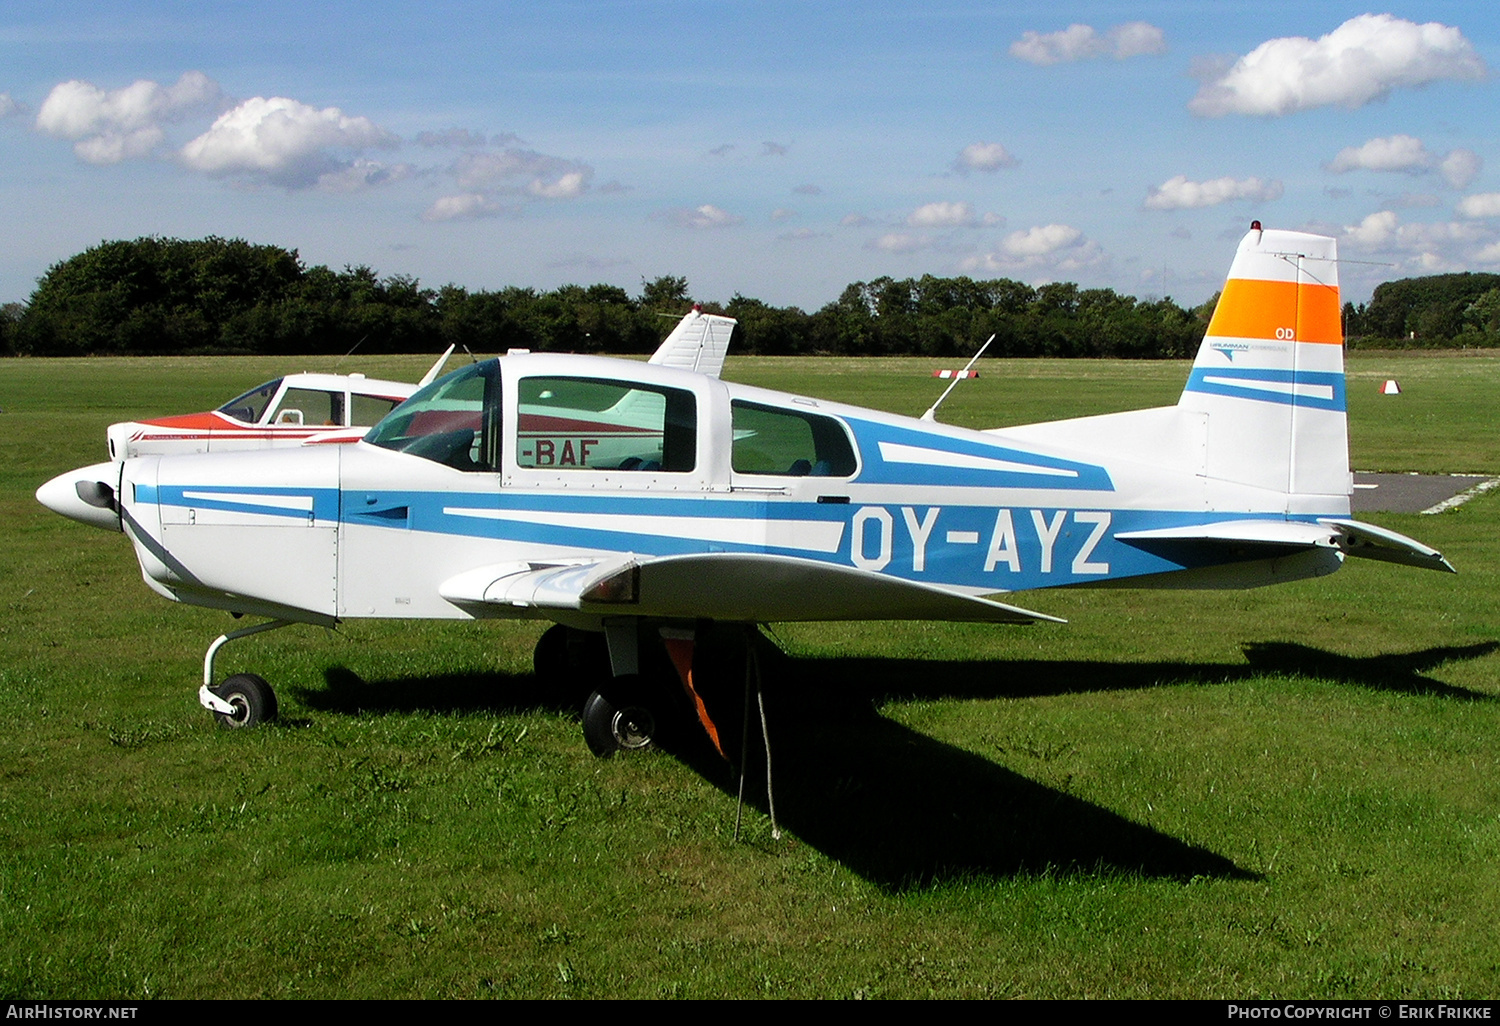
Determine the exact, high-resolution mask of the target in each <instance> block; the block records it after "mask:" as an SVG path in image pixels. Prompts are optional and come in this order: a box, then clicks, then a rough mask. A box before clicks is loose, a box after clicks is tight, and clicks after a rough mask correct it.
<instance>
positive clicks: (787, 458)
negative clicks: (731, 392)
mask: <svg viewBox="0 0 1500 1026" xmlns="http://www.w3.org/2000/svg"><path fill="white" fill-rule="evenodd" d="M730 408H731V410H732V411H733V428H734V444H733V448H732V449H731V456H730V465H731V466H732V467H733V468H734V472H735V473H736V474H775V475H780V476H783V477H849V476H851V475H852V474H853V473H854V471H855V469H856V467H857V463H856V461H855V458H854V447H853V446H851V445H850V444H849V435H848V433H847V432H845V431H844V427H843V425H842V424H840V423H839V422H838V421H836V420H834V419H833V418H832V417H823V416H820V415H818V414H816V413H802V412H800V411H797V410H785V409H781V408H779V407H775V406H762V405H760V404H759V403H750V402H744V401H742V400H739V399H736V400H735V401H734V402H733V403H731V404H730Z"/></svg>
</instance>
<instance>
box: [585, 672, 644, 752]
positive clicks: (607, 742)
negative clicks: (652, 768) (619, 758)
mask: <svg viewBox="0 0 1500 1026" xmlns="http://www.w3.org/2000/svg"><path fill="white" fill-rule="evenodd" d="M658 730H659V728H658V724H657V717H656V714H655V713H654V712H652V710H651V709H650V708H649V707H648V706H646V705H644V704H642V703H641V702H640V701H639V700H637V699H635V698H633V697H631V698H622V697H620V692H618V691H616V690H615V689H610V691H609V692H608V693H606V692H602V691H595V692H594V693H593V694H591V695H589V698H588V701H587V702H585V703H584V704H583V738H584V740H585V741H587V742H588V746H589V750H590V751H591V752H593V753H594V754H595V755H597V756H599V757H600V758H601V759H607V758H609V757H610V756H611V755H613V754H615V753H616V752H640V751H645V750H647V749H649V748H655V747H656V745H657V742H658V740H659V738H660V735H659V733H658Z"/></svg>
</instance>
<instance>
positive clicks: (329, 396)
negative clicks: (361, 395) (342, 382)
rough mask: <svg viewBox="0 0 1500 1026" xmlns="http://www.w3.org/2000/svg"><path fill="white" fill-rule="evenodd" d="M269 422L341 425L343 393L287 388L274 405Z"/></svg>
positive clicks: (319, 389)
mask: <svg viewBox="0 0 1500 1026" xmlns="http://www.w3.org/2000/svg"><path fill="white" fill-rule="evenodd" d="M271 423H272V424H283V425H285V424H296V425H303V426H307V427H311V426H313V425H321V426H323V427H342V426H343V424H344V393H342V392H328V391H324V390H323V389H321V388H289V389H287V390H286V394H285V395H284V396H282V397H281V402H280V403H278V404H277V405H276V412H275V414H274V415H273V416H272V417H271Z"/></svg>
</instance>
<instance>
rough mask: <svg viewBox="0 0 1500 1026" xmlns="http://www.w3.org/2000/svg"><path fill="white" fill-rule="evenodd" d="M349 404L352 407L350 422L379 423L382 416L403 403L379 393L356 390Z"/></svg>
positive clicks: (355, 423)
mask: <svg viewBox="0 0 1500 1026" xmlns="http://www.w3.org/2000/svg"><path fill="white" fill-rule="evenodd" d="M349 405H350V407H351V412H350V414H349V423H350V424H353V425H359V424H378V423H380V418H382V417H384V416H385V415H386V414H387V413H390V412H391V411H392V410H394V409H395V408H396V407H398V406H400V405H401V400H400V399H385V398H382V397H381V396H378V395H360V394H359V393H358V392H356V393H354V394H353V395H351V396H350V397H349Z"/></svg>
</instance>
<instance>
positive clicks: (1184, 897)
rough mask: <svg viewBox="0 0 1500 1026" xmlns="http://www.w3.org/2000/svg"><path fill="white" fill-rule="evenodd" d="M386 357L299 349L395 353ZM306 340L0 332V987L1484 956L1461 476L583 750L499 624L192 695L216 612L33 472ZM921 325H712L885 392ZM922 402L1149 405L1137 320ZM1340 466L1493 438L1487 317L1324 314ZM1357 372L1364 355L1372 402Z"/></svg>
mask: <svg viewBox="0 0 1500 1026" xmlns="http://www.w3.org/2000/svg"><path fill="white" fill-rule="evenodd" d="M429 362H430V361H429V360H428V359H427V358H425V357H409V358H408V357H392V358H387V359H369V360H358V359H355V360H353V361H350V362H349V363H346V365H345V366H344V367H343V368H342V369H344V370H351V369H357V370H362V371H364V372H366V373H368V374H370V375H372V376H376V375H380V376H402V377H406V378H408V379H414V378H415V377H416V376H418V375H420V374H421V373H422V371H423V370H425V369H426V365H427V364H428V363H429ZM332 363H333V361H332V360H321V359H307V360H292V361H286V360H269V359H250V358H243V359H177V360H167V359H162V360H93V361H45V362H44V361H35V360H8V361H0V408H3V410H4V412H3V413H0V512H3V514H4V519H5V523H6V524H7V525H8V535H7V541H6V545H5V548H4V552H5V558H4V560H3V561H0V598H3V602H4V608H5V615H4V617H3V619H0V992H3V994H4V996H6V997H13V998H43V997H58V998H62V997H72V998H79V997H120V998H146V997H154V998H171V997H183V998H187V997H221V996H222V997H305V998H329V997H367V998H369V997H459V998H471V997H683V998H704V997H831V998H849V997H871V998H882V997H926V996H939V997H1238V998H1252V997H1263V998H1270V997H1284V998H1293V997H1377V996H1379V997H1398V996H1405V997H1466V998H1483V997H1495V996H1496V995H1497V993H1500V939H1497V936H1496V931H1495V929H1494V924H1495V922H1497V921H1500V601H1497V600H1500V589H1497V574H1500V498H1497V497H1496V496H1495V495H1494V493H1491V495H1490V496H1488V497H1484V498H1480V499H1478V500H1475V501H1474V502H1472V503H1469V504H1468V505H1465V506H1462V507H1460V508H1459V509H1457V510H1455V511H1452V512H1449V513H1445V514H1442V515H1438V516H1426V517H1420V516H1395V515H1380V516H1373V517H1370V518H1369V519H1371V520H1374V521H1375V522H1378V523H1381V524H1384V525H1386V526H1389V527H1392V528H1394V529H1396V530H1399V531H1402V532H1404V533H1407V534H1410V535H1412V536H1414V537H1417V538H1419V539H1421V540H1423V541H1426V542H1428V543H1429V544H1431V545H1434V546H1436V547H1438V548H1440V549H1442V550H1443V551H1444V553H1445V554H1447V555H1448V556H1449V558H1450V559H1451V560H1452V562H1453V563H1454V564H1455V565H1456V566H1457V567H1458V568H1459V571H1460V573H1459V575H1458V576H1450V575H1439V574H1432V573H1424V572H1421V571H1417V570H1410V569H1405V568H1400V567H1393V566H1388V565H1384V564H1374V563H1371V562H1369V561H1352V562H1351V565H1350V566H1348V567H1346V568H1345V569H1344V570H1342V571H1340V572H1339V573H1338V574H1336V575H1334V576H1332V577H1329V578H1324V579H1322V580H1317V581H1308V582H1301V583H1297V584H1293V585H1289V586H1285V587H1280V588H1272V589H1263V590H1258V591H1250V592H1223V593H1217V592H1215V593H1192V592H1182V593H1177V592H1136V591H1097V592H1091V591H1053V592H1038V593H1033V594H1027V595H1024V596H1020V597H1019V602H1020V604H1022V605H1025V606H1028V607H1030V608H1035V609H1039V610H1042V611H1045V612H1050V613H1054V614H1056V615H1059V616H1063V617H1066V618H1068V620H1069V621H1070V623H1069V624H1068V625H1066V626H1055V625H1053V626H1038V627H1031V628H1004V627H991V626H977V625H941V624H925V623H909V624H876V625H852V626H851V625H835V626H830V625H795V626H783V625H776V626H774V627H773V632H774V636H775V637H776V639H777V640H778V641H779V643H780V646H781V649H782V651H783V652H784V653H785V655H784V656H783V657H776V658H773V659H771V661H770V663H769V664H768V678H769V683H768V686H769V688H770V697H769V701H770V702H771V706H772V735H773V741H774V742H775V745H776V758H777V764H776V769H777V789H776V797H777V811H778V814H779V816H780V818H781V820H782V823H783V826H784V827H785V828H786V833H785V834H784V835H783V836H782V837H781V839H779V840H777V839H773V837H772V836H771V831H770V825H769V821H768V819H767V817H766V815H765V803H764V799H763V794H761V793H757V794H756V796H755V799H754V802H753V804H752V807H751V808H750V809H748V810H747V818H746V825H745V830H744V835H743V837H742V839H741V841H739V842H738V843H736V842H735V841H734V840H733V839H732V833H733V827H734V815H735V799H734V791H733V783H732V781H731V780H730V779H729V778H728V776H727V773H726V771H725V770H724V769H723V768H721V767H720V766H719V765H717V764H715V763H714V762H713V761H712V760H709V759H705V758H702V757H701V756H699V755H698V754H696V750H694V749H690V750H688V751H687V752H685V753H683V754H680V755H671V754H666V753H647V754H645V755H643V756H640V757H632V758H617V759H613V760H609V761H600V760H596V759H594V758H593V757H592V756H590V755H589V753H588V751H587V749H586V748H585V746H584V744H583V741H582V739H581V737H580V734H579V729H578V724H577V721H576V717H575V715H574V713H573V711H572V710H571V709H569V708H568V707H567V704H566V702H565V701H564V700H563V699H562V697H561V696H558V695H555V694H549V693H546V692H543V691H541V690H540V689H539V688H538V686H537V684H536V682H535V680H534V679H533V677H532V675H531V671H530V658H531V647H532V645H533V644H534V642H535V640H536V638H537V636H538V635H539V634H540V632H541V625H538V624H524V623H523V624H503V623H500V624H497V623H485V624H463V623H442V624H398V623H365V622H361V623H356V624H352V625H350V626H348V627H346V628H343V629H341V630H339V631H338V632H336V633H334V632H326V631H323V630H319V629H315V628H311V627H296V628H292V629H290V630H286V631H281V632H277V633H273V634H270V635H265V636H261V637H257V638H254V639H249V640H246V641H242V642H239V643H237V644H236V645H234V646H231V647H230V648H229V649H228V650H226V652H225V654H224V655H223V656H222V657H221V658H220V660H219V667H220V672H221V675H222V674H224V673H229V672H234V671H237V670H254V671H256V672H259V673H262V674H263V675H264V676H266V677H267V678H268V679H270V680H271V681H272V682H273V683H275V684H276V685H277V688H278V694H279V696H280V699H281V705H282V717H283V719H282V721H281V722H280V723H278V724H276V725H274V726H271V727H268V728H266V729H263V730H258V731H253V732H229V731H225V730H221V729H218V728H216V727H215V725H214V723H213V721H212V720H211V719H210V718H209V716H208V715H207V714H206V713H204V712H203V710H201V709H200V708H199V707H198V705H197V702H196V699H195V696H194V692H195V691H196V689H197V686H198V681H199V678H200V674H201V666H202V658H203V650H204V648H205V647H206V645H207V643H208V642H209V641H210V640H211V639H212V638H213V637H214V636H215V635H217V634H219V633H220V632H222V631H224V630H226V629H228V627H229V625H230V624H231V622H232V621H230V620H229V619H228V618H227V617H226V616H224V615H223V614H217V613H213V612H209V611H206V610H198V609H192V608H186V607H179V606H175V605H173V604H170V603H167V602H165V601H163V600H161V599H159V598H157V597H155V596H154V595H152V594H150V593H149V592H148V591H147V589H146V587H145V585H144V584H143V583H142V582H141V580H140V574H139V570H138V568H137V567H136V565H135V561H134V557H133V556H132V554H131V552H130V547H129V545H128V544H127V543H126V542H125V541H124V539H122V538H120V537H119V536H117V535H112V534H108V533H106V532H102V531H97V530H91V529H89V528H86V527H83V526H81V525H77V524H73V523H71V522H68V521H65V520H63V519H62V518H60V517H57V516H55V515H53V514H51V513H49V512H47V511H46V510H44V509H43V508H42V507H40V506H39V505H37V503H36V502H35V500H34V499H33V497H32V492H33V490H34V489H35V488H36V486H37V485H38V484H39V483H41V482H42V481H43V480H45V479H46V478H48V477H50V476H52V475H53V474H56V473H59V472H61V471H63V470H67V469H70V468H73V467H75V466H79V465H82V464H84V463H88V462H94V461H97V460H101V459H103V458H104V457H105V453H104V438H103V431H104V427H105V425H107V424H108V423H110V422H111V421H114V420H120V419H125V418H127V417H134V416H145V415H160V414H165V413H174V412H189V411H192V410H197V409H204V408H208V407H210V406H213V405H216V404H217V403H219V402H222V401H224V400H225V399H227V398H229V397H230V396H232V395H234V394H237V393H238V392H239V391H241V390H243V389H244V388H248V387H249V386H251V385H254V384H256V383H258V382H259V381H262V380H265V379H267V378H269V377H272V376H274V375H275V374H277V373H280V372H283V371H291V370H321V369H329V368H330V367H331V366H332ZM930 369H931V364H930V363H928V362H926V361H919V360H863V361H855V360H832V359H830V360H796V361H793V360H777V359H760V360H757V359H749V358H740V359H731V360H730V363H729V365H728V368H727V370H726V376H727V377H730V378H732V379H734V380H739V381H746V382H752V383H755V384H761V385H767V386H770V387H780V388H788V389H794V390H796V391H801V392H805V393H808V394H812V395H818V396H824V397H828V398H837V399H841V400H847V401H855V402H860V403H863V404H866V405H871V406H876V407H881V408H886V409H892V410H897V411H900V412H906V413H912V414H917V413H920V412H921V411H922V410H923V409H925V407H926V406H927V405H928V404H929V403H930V402H931V400H932V398H934V397H935V396H936V394H937V391H938V389H939V385H940V383H939V382H934V381H932V380H931V379H930V378H927V377H925V375H926V374H927V373H928V371H929V370H930ZM984 374H985V376H984V377H982V378H980V379H979V380H978V381H976V382H969V383H966V384H965V385H961V386H960V387H959V389H958V390H957V392H956V393H955V394H954V397H953V398H952V399H951V400H950V402H949V405H948V406H946V407H945V408H944V419H945V420H948V421H950V422H954V423H962V424H968V425H972V426H997V425H1003V424H1014V423H1024V422H1028V421H1034V420H1045V419H1052V418H1056V417H1063V416H1077V415H1083V414H1090V413H1099V412H1106V411H1110V410H1116V409H1125V408H1132V407H1144V406H1151V405H1159V404H1163V403H1170V402H1173V401H1175V398H1176V395H1177V393H1178V391H1179V390H1180V389H1181V385H1182V382H1183V380H1184V378H1185V376H1186V366H1185V365H1184V364H1174V363H1111V362H1094V361H1072V362H1064V361H1055V362H1052V361H991V362H989V363H987V364H986V365H985V366H984ZM1349 377H1350V386H1349V387H1350V407H1351V434H1352V439H1353V440H1352V444H1353V453H1354V457H1353V462H1354V464H1355V466H1356V467H1358V468H1359V469H1365V470H1421V471H1468V472H1489V473H1500V430H1497V428H1500V424H1497V421H1496V417H1495V414H1494V412H1493V410H1494V408H1495V397H1496V394H1497V392H1500V358H1497V357H1495V356H1490V355H1483V356H1442V357H1432V356H1420V355H1406V354H1400V355H1388V354H1355V355H1353V356H1352V357H1351V367H1350V376H1349ZM1387 377H1395V378H1397V379H1398V380H1400V381H1401V384H1402V386H1403V387H1404V388H1405V389H1406V394H1404V395H1402V396H1400V397H1399V398H1383V397H1380V396H1379V395H1378V394H1377V388H1378V385H1379V383H1380V381H1382V380H1384V379H1385V378H1387Z"/></svg>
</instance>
